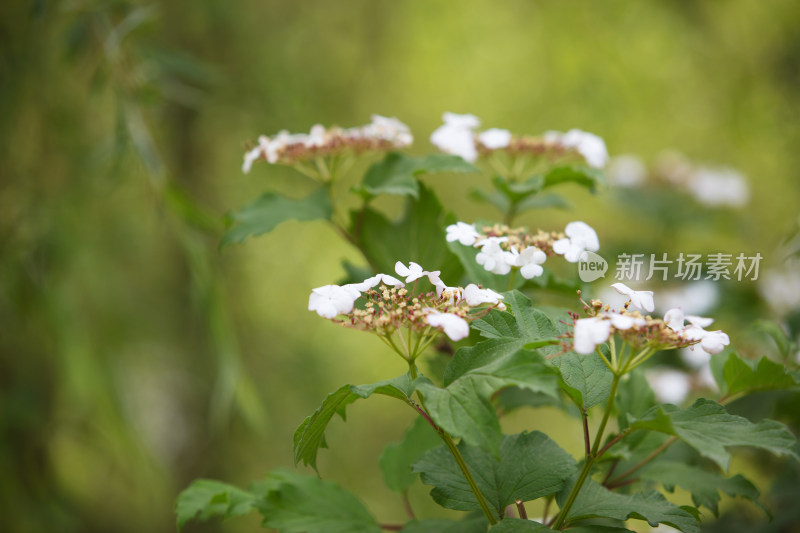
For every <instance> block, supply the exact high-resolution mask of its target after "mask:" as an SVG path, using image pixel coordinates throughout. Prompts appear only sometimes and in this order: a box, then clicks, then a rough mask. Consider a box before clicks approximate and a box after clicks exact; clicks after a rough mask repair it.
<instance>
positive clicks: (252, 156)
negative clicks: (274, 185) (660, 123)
mask: <svg viewBox="0 0 800 533" xmlns="http://www.w3.org/2000/svg"><path fill="white" fill-rule="evenodd" d="M259 157H261V146H256V147H255V148H253V149H252V150H250V151H249V152H245V154H244V162H243V163H242V172H244V173H245V174H247V173H249V172H250V169H251V168H252V166H253V163H255V162H256V161H258V158H259Z"/></svg>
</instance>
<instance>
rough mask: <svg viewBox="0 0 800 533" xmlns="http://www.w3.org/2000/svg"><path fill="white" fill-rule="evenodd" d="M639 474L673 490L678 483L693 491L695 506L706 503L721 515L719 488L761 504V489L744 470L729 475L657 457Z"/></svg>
mask: <svg viewBox="0 0 800 533" xmlns="http://www.w3.org/2000/svg"><path fill="white" fill-rule="evenodd" d="M639 477H641V478H642V479H647V480H651V481H656V482H658V483H661V484H662V485H663V486H664V488H665V489H666V490H668V491H670V492H672V491H673V490H674V489H675V487H680V488H682V489H685V490H687V491H689V492H691V493H692V502H693V503H694V504H695V506H697V507H700V506H701V505H702V506H704V507H707V508H708V509H710V510H711V511H712V512H713V513H714V516H719V501H720V499H721V496H720V492H724V493H725V494H727V495H729V496H741V497H742V498H746V499H748V500H750V501H752V502H755V503H757V504H758V505H761V503H760V502H759V501H758V497H759V495H760V493H759V492H758V489H757V488H756V487H755V485H753V484H752V483H751V482H750V481H748V480H747V479H746V478H744V477H743V476H742V475H741V474H737V475H735V476H733V477H728V478H726V477H724V476H721V475H720V474H718V473H716V472H710V471H708V470H702V469H701V468H699V467H697V466H691V465H688V464H686V463H679V462H675V461H658V462H655V463H652V464H650V465H648V466H647V467H646V468H645V469H644V470H643V471H642V472H641V473H640V474H639ZM762 508H764V507H763V506H762ZM765 510H766V509H765Z"/></svg>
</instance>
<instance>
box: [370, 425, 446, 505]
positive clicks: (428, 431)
mask: <svg viewBox="0 0 800 533" xmlns="http://www.w3.org/2000/svg"><path fill="white" fill-rule="evenodd" d="M441 443H442V441H441V439H440V438H439V435H437V434H436V432H435V431H434V430H433V428H432V427H431V425H430V424H429V423H428V421H427V420H425V419H424V418H422V417H417V418H416V419H415V420H414V423H413V424H412V426H411V427H410V428H409V429H408V431H406V433H405V435H403V439H402V440H401V441H400V442H393V443H391V444H389V445H387V446H386V448H384V450H383V453H382V454H381V457H380V459H379V460H378V463H379V464H380V467H381V472H382V473H383V481H384V483H386V486H387V487H389V488H390V489H391V490H393V491H396V492H405V491H406V490H408V487H410V486H411V484H412V483H414V481H415V480H416V479H417V475H416V474H415V473H414V472H412V470H411V465H413V464H414V463H415V462H416V461H417V460H418V459H419V458H420V457H422V455H423V454H424V453H425V452H427V451H428V450H430V449H431V448H435V447H436V446H438V445H440V444H441Z"/></svg>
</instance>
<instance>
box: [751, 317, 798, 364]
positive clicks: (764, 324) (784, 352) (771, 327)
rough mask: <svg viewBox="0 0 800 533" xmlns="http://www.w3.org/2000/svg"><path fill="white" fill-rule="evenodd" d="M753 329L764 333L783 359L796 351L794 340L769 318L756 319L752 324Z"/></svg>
mask: <svg viewBox="0 0 800 533" xmlns="http://www.w3.org/2000/svg"><path fill="white" fill-rule="evenodd" d="M753 329H755V330H756V331H760V332H761V333H764V334H765V335H767V336H768V337H769V338H770V339H772V341H773V342H774V343H775V345H776V346H777V347H778V353H780V356H781V357H782V358H783V359H787V358H789V357H790V356H791V355H792V354H793V353H794V352H795V351H796V346H795V343H794V341H792V339H791V338H790V337H789V336H788V335H787V334H786V332H784V331H783V328H781V327H780V326H779V325H778V324H776V323H775V322H772V321H771V320H756V321H755V323H754V324H753Z"/></svg>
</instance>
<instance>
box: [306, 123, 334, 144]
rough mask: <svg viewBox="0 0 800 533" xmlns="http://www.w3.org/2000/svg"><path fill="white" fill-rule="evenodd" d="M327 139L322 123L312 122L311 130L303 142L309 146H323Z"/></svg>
mask: <svg viewBox="0 0 800 533" xmlns="http://www.w3.org/2000/svg"><path fill="white" fill-rule="evenodd" d="M327 140H328V132H327V130H326V129H325V126H323V125H322V124H314V125H313V126H311V131H310V132H309V133H308V137H306V139H305V142H304V144H305V145H306V146H308V147H309V148H315V147H317V146H324V145H325V142H326V141H327Z"/></svg>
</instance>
